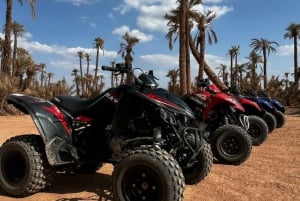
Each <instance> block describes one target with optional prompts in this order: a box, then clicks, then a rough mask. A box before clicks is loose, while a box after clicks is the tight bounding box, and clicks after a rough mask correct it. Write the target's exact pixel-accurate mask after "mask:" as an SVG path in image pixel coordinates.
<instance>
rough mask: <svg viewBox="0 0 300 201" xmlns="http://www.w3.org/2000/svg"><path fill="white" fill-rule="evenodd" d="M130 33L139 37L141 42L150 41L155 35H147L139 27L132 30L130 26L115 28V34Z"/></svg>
mask: <svg viewBox="0 0 300 201" xmlns="http://www.w3.org/2000/svg"><path fill="white" fill-rule="evenodd" d="M126 32H127V33H128V34H129V35H131V36H135V37H136V38H138V39H139V40H140V42H148V41H151V40H152V39H153V35H150V34H149V35H147V34H145V33H143V32H141V31H139V30H137V29H133V30H130V28H129V27H128V26H125V25H123V26H121V27H119V28H116V29H115V30H113V32H112V33H113V34H116V35H119V36H123V35H125V33H126Z"/></svg>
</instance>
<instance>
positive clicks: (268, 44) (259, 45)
mask: <svg viewBox="0 0 300 201" xmlns="http://www.w3.org/2000/svg"><path fill="white" fill-rule="evenodd" d="M251 41H252V42H251V43H250V47H251V48H253V51H255V52H262V53H263V59H264V64H263V65H264V67H263V69H264V89H266V87H267V56H269V55H270V52H276V49H275V48H274V47H273V46H272V45H276V46H279V44H278V43H277V42H275V41H269V40H268V39H264V38H260V39H257V38H253V39H251Z"/></svg>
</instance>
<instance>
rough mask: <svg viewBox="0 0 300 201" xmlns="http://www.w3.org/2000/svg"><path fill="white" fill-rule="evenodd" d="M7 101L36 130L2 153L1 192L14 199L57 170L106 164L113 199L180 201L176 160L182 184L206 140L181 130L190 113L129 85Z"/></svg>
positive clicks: (45, 182) (32, 190) (40, 184)
mask: <svg viewBox="0 0 300 201" xmlns="http://www.w3.org/2000/svg"><path fill="white" fill-rule="evenodd" d="M118 70H120V71H121V70H122V71H124V72H128V71H130V70H131V68H130V67H128V66H126V67H122V68H119V69H118ZM7 101H8V103H10V104H13V105H14V106H15V107H16V108H18V109H19V110H21V111H22V112H24V113H25V114H30V115H31V117H32V119H33V122H34V123H35V125H36V127H37V130H38V131H39V135H36V134H29V135H28V134H26V135H18V136H16V137H13V138H11V139H9V140H7V141H6V142H5V143H4V144H3V145H2V146H1V148H0V163H1V166H0V186H1V188H2V189H3V190H4V191H5V192H6V193H7V194H9V195H11V196H14V197H24V196H27V195H30V194H33V193H36V192H39V191H42V190H43V189H44V188H45V187H46V186H47V185H48V184H49V183H50V179H51V176H52V175H53V173H54V172H55V171H59V172H61V171H64V172H75V173H76V172H81V173H82V172H87V173H90V172H95V171H96V170H97V169H98V168H100V167H101V166H102V165H103V163H111V164H113V165H114V170H113V173H112V189H113V194H114V200H116V201H121V200H122V201H123V200H124V201H134V200H139V199H141V198H142V199H143V200H161V201H163V200H167V201H171V200H176V201H177V200H183V191H184V186H185V182H184V175H183V173H182V169H181V167H180V166H179V164H178V163H179V162H177V161H185V162H186V164H185V165H186V166H187V167H190V169H187V170H191V171H186V173H185V176H186V178H188V176H190V175H194V173H193V171H192V170H194V169H192V167H193V166H194V165H195V164H199V163H201V161H200V160H199V157H198V156H199V150H200V149H201V148H202V146H203V144H204V142H205V141H204V140H203V139H202V138H200V137H199V136H200V135H199V133H198V132H200V131H199V129H196V128H190V127H182V125H181V124H180V125H179V124H178V121H177V119H176V115H178V114H182V115H188V114H187V113H186V112H185V111H184V110H183V109H181V108H179V107H174V106H172V105H169V104H165V103H164V102H162V101H161V100H160V101H158V100H156V99H154V98H151V97H149V96H146V95H144V94H142V93H141V92H139V91H138V90H137V89H136V88H134V87H132V86H128V85H122V86H119V87H117V88H111V89H107V90H106V91H105V92H103V93H102V94H100V95H99V96H97V97H95V98H92V99H88V100H85V99H81V98H75V97H72V96H57V97H54V98H53V99H52V100H51V101H48V100H43V99H40V98H38V97H33V96H28V95H23V94H11V95H10V96H9V97H8V99H7ZM167 129H168V132H166V130H167ZM174 157H181V158H176V159H177V160H176V159H175V158H174ZM198 166H199V165H198ZM66 182H67V181H66Z"/></svg>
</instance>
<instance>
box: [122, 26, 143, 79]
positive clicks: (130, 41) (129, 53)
mask: <svg viewBox="0 0 300 201" xmlns="http://www.w3.org/2000/svg"><path fill="white" fill-rule="evenodd" d="M122 39H123V42H121V43H120V50H119V52H118V54H121V56H122V58H123V59H124V61H125V64H127V65H128V64H129V65H130V64H132V62H133V54H134V51H133V47H134V46H135V45H136V44H137V43H138V42H139V41H140V40H139V39H138V38H137V37H135V36H131V35H129V33H128V32H126V33H125V35H124V36H123V37H122ZM131 82H132V75H131V74H130V73H128V74H127V83H131Z"/></svg>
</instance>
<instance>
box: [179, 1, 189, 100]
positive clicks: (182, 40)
mask: <svg viewBox="0 0 300 201" xmlns="http://www.w3.org/2000/svg"><path fill="white" fill-rule="evenodd" d="M187 5H188V1H187V0H181V1H180V5H179V16H180V19H179V77H180V94H181V95H184V94H186V93H187V83H186V52H187V46H186V37H187V35H186V34H187V32H186V31H187V30H186V23H187V8H188V7H187Z"/></svg>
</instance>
